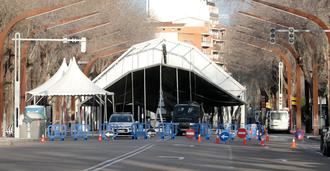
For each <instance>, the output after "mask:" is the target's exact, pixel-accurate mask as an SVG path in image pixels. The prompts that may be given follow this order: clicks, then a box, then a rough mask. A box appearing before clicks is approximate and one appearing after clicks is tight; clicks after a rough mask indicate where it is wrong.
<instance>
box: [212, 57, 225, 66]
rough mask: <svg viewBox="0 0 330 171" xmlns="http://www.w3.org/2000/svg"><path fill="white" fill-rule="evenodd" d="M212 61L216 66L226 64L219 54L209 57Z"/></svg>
mask: <svg viewBox="0 0 330 171" xmlns="http://www.w3.org/2000/svg"><path fill="white" fill-rule="evenodd" d="M209 57H210V59H211V60H212V61H213V62H215V63H216V64H220V65H223V64H224V63H225V61H224V59H223V57H221V56H220V55H218V54H213V55H209Z"/></svg>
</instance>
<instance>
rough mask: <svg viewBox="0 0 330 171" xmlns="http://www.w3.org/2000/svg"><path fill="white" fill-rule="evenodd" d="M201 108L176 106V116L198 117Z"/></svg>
mask: <svg viewBox="0 0 330 171" xmlns="http://www.w3.org/2000/svg"><path fill="white" fill-rule="evenodd" d="M198 113H199V108H198V107H197V106H176V107H175V108H174V116H178V115H198Z"/></svg>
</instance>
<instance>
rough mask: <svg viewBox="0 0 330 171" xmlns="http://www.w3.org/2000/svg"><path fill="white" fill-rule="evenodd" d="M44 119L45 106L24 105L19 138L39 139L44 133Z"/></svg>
mask: <svg viewBox="0 0 330 171" xmlns="http://www.w3.org/2000/svg"><path fill="white" fill-rule="evenodd" d="M46 121H47V117H46V108H45V107H44V106H40V105H30V106H26V107H25V114H24V119H23V125H22V126H21V129H20V130H21V134H20V135H21V137H20V138H31V139H39V138H40V137H41V136H42V135H43V134H44V135H46Z"/></svg>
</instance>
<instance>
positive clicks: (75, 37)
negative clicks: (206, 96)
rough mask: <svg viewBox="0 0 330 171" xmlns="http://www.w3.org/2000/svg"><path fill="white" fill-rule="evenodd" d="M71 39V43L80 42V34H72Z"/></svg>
mask: <svg viewBox="0 0 330 171" xmlns="http://www.w3.org/2000/svg"><path fill="white" fill-rule="evenodd" d="M69 39H70V40H71V41H69V43H70V44H78V43H79V40H80V38H79V37H78V36H71V37H70V38H69Z"/></svg>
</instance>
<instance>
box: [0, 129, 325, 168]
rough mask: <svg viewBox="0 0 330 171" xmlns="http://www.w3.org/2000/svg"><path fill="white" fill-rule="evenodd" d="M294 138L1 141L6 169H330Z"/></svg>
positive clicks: (308, 144)
mask: <svg viewBox="0 0 330 171" xmlns="http://www.w3.org/2000/svg"><path fill="white" fill-rule="evenodd" d="M291 142H292V135H288V134H272V135H271V136H270V142H266V145H265V146H261V145H259V144H258V142H257V140H255V139H253V140H252V141H247V144H246V145H243V140H242V139H237V138H236V139H235V140H234V141H229V142H227V143H226V144H223V143H222V144H215V140H214V138H213V139H212V140H204V139H203V140H202V141H201V143H200V144H199V143H198V142H197V141H196V140H191V139H187V138H186V137H176V139H175V140H165V141H162V140H160V139H159V138H158V137H154V138H152V139H149V140H144V139H139V140H131V139H129V138H121V139H118V140H114V141H111V142H110V143H107V142H103V143H99V142H98V141H97V139H96V138H93V139H89V140H88V141H87V142H84V141H82V140H79V141H72V140H70V139H67V140H65V141H55V142H48V141H47V142H45V143H40V142H24V143H15V144H11V145H0V170H1V171H2V170H17V171H21V170H22V171H23V170H24V171H25V170H34V171H35V170H47V171H53V170H68V171H70V170H95V171H96V170H132V171H133V170H134V171H136V170H183V171H185V170H245V171H246V170H275V171H276V170H278V171H280V170H299V171H307V170H329V167H330V158H327V157H324V156H322V155H321V154H320V152H319V144H318V142H317V141H314V140H308V139H305V140H304V141H297V149H290V144H291Z"/></svg>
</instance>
